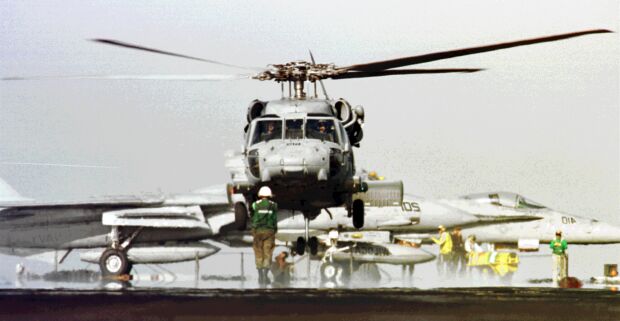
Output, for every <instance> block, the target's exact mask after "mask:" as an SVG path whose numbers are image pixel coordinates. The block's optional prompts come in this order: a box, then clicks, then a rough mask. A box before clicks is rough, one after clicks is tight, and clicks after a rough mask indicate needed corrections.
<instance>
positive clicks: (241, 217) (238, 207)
mask: <svg viewBox="0 0 620 321" xmlns="http://www.w3.org/2000/svg"><path fill="white" fill-rule="evenodd" d="M247 224H248V209H247V208H246V207H245V204H244V203H241V202H237V203H235V227H236V228H237V230H239V231H245V229H246V227H247Z"/></svg>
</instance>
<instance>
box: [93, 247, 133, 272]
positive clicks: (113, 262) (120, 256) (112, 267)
mask: <svg viewBox="0 0 620 321" xmlns="http://www.w3.org/2000/svg"><path fill="white" fill-rule="evenodd" d="M99 267H100V268H101V274H102V275H103V276H119V275H123V274H127V273H129V269H130V267H131V264H130V262H129V260H128V259H127V255H126V254H125V252H123V251H121V250H117V249H107V250H105V251H104V252H103V254H101V257H100V258H99Z"/></svg>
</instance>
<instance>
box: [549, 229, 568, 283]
mask: <svg viewBox="0 0 620 321" xmlns="http://www.w3.org/2000/svg"><path fill="white" fill-rule="evenodd" d="M549 247H550V248H551V251H552V252H553V254H552V255H551V256H552V257H553V280H554V281H555V282H560V281H561V280H562V279H563V278H565V277H567V276H568V256H567V255H566V249H568V243H567V242H566V240H565V239H563V238H562V231H560V230H558V231H557V232H555V239H553V240H551V243H549Z"/></svg>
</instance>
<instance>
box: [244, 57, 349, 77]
mask: <svg viewBox="0 0 620 321" xmlns="http://www.w3.org/2000/svg"><path fill="white" fill-rule="evenodd" d="M346 72H347V70H346V69H338V68H336V65H334V64H313V63H311V62H307V61H292V62H289V63H286V64H273V65H269V66H268V69H267V70H265V71H263V72H261V73H259V74H257V75H255V76H253V77H252V78H254V79H258V80H274V81H277V82H283V81H291V82H297V81H311V82H315V81H318V80H321V79H326V78H331V77H333V76H336V75H340V74H343V73H346Z"/></svg>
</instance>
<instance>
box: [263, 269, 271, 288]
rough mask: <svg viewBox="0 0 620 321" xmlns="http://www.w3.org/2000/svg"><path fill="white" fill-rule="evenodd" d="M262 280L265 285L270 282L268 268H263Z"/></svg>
mask: <svg viewBox="0 0 620 321" xmlns="http://www.w3.org/2000/svg"><path fill="white" fill-rule="evenodd" d="M263 281H264V282H265V285H269V284H271V280H270V279H269V269H266V268H264V269H263Z"/></svg>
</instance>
